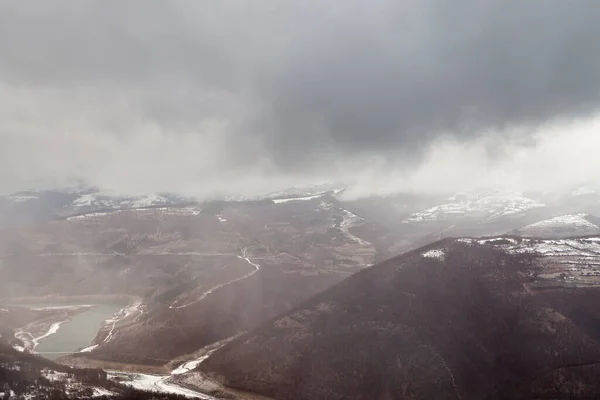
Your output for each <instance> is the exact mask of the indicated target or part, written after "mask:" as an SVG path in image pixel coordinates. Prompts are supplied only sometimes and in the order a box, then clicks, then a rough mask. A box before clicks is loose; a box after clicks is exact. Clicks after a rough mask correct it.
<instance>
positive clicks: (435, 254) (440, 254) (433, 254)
mask: <svg viewBox="0 0 600 400" xmlns="http://www.w3.org/2000/svg"><path fill="white" fill-rule="evenodd" d="M421 256H422V257H424V258H437V259H438V260H442V261H444V258H446V253H445V252H444V250H441V249H432V250H428V251H426V252H424V253H422V254H421Z"/></svg>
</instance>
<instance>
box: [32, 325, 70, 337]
mask: <svg viewBox="0 0 600 400" xmlns="http://www.w3.org/2000/svg"><path fill="white" fill-rule="evenodd" d="M64 322H67V321H61V322H55V323H53V324H52V325H51V326H50V329H48V332H46V333H45V334H43V335H42V336H39V337H36V338H35V341H36V342H37V341H40V340H42V339H45V338H47V337H48V336H50V335H54V334H55V333H56V332H58V329H59V328H60V324H62V323H64Z"/></svg>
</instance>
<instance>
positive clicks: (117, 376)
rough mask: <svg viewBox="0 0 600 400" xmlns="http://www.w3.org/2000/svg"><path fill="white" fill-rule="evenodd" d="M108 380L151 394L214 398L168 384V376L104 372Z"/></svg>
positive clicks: (171, 383)
mask: <svg viewBox="0 0 600 400" xmlns="http://www.w3.org/2000/svg"><path fill="white" fill-rule="evenodd" d="M106 372H107V375H108V378H109V379H112V380H116V381H119V382H120V383H122V384H124V385H127V386H131V387H133V388H135V389H139V390H147V391H151V392H160V393H173V394H179V395H183V396H186V397H191V398H199V399H203V400H213V399H214V397H212V396H209V395H207V394H204V393H201V392H196V391H194V390H191V389H186V388H184V387H181V386H178V385H176V384H175V383H173V382H169V378H170V377H171V376H170V375H149V374H137V373H130V372H120V371H106Z"/></svg>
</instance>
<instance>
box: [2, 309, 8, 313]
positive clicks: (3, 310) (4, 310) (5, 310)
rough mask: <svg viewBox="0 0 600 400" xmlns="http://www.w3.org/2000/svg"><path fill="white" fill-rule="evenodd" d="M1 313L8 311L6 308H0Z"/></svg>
mask: <svg viewBox="0 0 600 400" xmlns="http://www.w3.org/2000/svg"><path fill="white" fill-rule="evenodd" d="M0 312H3V313H4V312H8V310H7V309H6V308H0Z"/></svg>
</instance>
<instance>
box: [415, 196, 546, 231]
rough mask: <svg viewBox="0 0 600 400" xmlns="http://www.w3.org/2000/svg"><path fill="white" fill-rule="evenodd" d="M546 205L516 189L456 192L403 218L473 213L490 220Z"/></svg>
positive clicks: (419, 219)
mask: <svg viewBox="0 0 600 400" xmlns="http://www.w3.org/2000/svg"><path fill="white" fill-rule="evenodd" d="M541 207H545V204H542V203H540V202H538V201H536V200H533V199H530V198H528V197H526V196H524V195H523V194H522V193H519V192H501V191H495V192H488V193H484V194H466V193H465V194H458V195H455V196H452V197H450V198H448V199H447V202H445V203H443V204H440V205H436V206H433V207H430V208H427V209H425V210H422V211H419V212H416V213H413V214H412V215H410V216H409V217H408V218H407V219H406V220H405V221H404V222H405V223H414V222H428V221H438V220H451V219H456V218H465V217H475V218H481V219H482V220H485V221H492V220H495V219H498V218H500V217H504V216H513V215H518V214H521V213H524V212H525V211H528V210H531V209H535V208H541Z"/></svg>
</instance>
